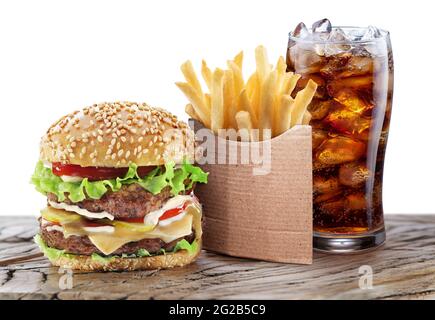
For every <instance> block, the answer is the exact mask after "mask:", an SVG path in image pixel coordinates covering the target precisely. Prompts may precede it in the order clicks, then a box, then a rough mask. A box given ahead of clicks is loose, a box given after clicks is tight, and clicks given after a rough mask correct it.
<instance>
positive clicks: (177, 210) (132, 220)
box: [119, 201, 190, 223]
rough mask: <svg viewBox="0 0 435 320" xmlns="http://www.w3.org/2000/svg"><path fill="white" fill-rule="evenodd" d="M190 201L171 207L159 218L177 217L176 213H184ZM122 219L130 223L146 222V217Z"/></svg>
mask: <svg viewBox="0 0 435 320" xmlns="http://www.w3.org/2000/svg"><path fill="white" fill-rule="evenodd" d="M189 204H190V202H189V201H187V202H185V203H184V204H183V205H182V206H180V207H177V208H173V209H169V210H167V211H165V212H164V213H163V214H162V215H161V216H160V218H159V220H160V221H161V220H166V219H169V218H172V217H175V216H176V215H178V214H180V213H182V212H183V211H184V210H186V208H187V207H188V206H189ZM119 220H120V221H123V222H128V223H144V218H127V219H119Z"/></svg>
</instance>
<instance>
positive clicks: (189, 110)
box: [184, 103, 200, 121]
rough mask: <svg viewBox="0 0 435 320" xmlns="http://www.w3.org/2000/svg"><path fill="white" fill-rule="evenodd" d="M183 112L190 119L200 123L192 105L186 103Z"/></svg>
mask: <svg viewBox="0 0 435 320" xmlns="http://www.w3.org/2000/svg"><path fill="white" fill-rule="evenodd" d="M184 111H186V113H187V114H188V115H189V117H191V118H192V119H195V120H198V121H200V119H199V117H198V115H197V114H196V112H195V109H194V108H193V106H192V104H190V103H188V104H186V107H185V108H184Z"/></svg>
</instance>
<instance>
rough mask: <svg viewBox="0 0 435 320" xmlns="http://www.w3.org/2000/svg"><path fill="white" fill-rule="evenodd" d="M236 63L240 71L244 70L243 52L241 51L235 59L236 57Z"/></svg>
mask: <svg viewBox="0 0 435 320" xmlns="http://www.w3.org/2000/svg"><path fill="white" fill-rule="evenodd" d="M233 61H234V63H235V64H236V65H237V66H238V67H239V69H240V70H243V51H240V52H239V53H238V54H237V55H236V56H235V57H234V60H233Z"/></svg>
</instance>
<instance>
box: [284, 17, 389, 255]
mask: <svg viewBox="0 0 435 320" xmlns="http://www.w3.org/2000/svg"><path fill="white" fill-rule="evenodd" d="M318 30H320V31H318ZM287 71H292V72H295V73H298V74H300V75H301V79H300V80H299V82H298V85H297V87H296V89H295V92H294V93H293V94H294V95H295V94H296V93H297V92H298V90H301V89H303V87H304V84H305V83H306V82H307V81H308V80H309V79H312V80H313V81H315V82H316V83H317V84H318V89H317V92H316V94H315V96H314V98H313V100H312V102H311V104H310V105H309V107H308V110H309V111H310V113H311V116H312V118H311V122H310V125H311V126H312V130H313V220H314V221H313V227H314V245H315V247H317V248H318V249H321V250H326V251H340V252H348V251H356V250H362V249H368V248H372V247H376V246H378V245H380V244H381V243H383V242H384V241H385V231H384V219H383V207H382V175H383V165H384V156H385V148H386V143H387V137H388V128H389V123H390V118H391V107H392V96H393V56H392V51H391V44H390V39H389V34H388V32H387V31H383V30H379V29H377V28H375V27H368V28H350V27H332V26H331V24H330V23H329V21H328V20H327V19H323V20H321V21H319V22H316V23H314V25H313V28H311V29H308V28H307V27H306V26H305V25H304V24H303V23H301V24H299V25H298V26H297V28H296V29H295V32H293V33H290V36H289V42H288V49H287ZM340 241H341V242H340Z"/></svg>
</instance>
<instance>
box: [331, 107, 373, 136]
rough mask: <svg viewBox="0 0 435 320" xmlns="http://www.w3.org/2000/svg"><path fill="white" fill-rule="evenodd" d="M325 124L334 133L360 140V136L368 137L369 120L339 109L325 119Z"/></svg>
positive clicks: (344, 109)
mask: <svg viewBox="0 0 435 320" xmlns="http://www.w3.org/2000/svg"><path fill="white" fill-rule="evenodd" d="M324 121H325V123H326V124H328V125H330V126H331V127H333V128H334V129H335V130H336V131H338V132H341V133H346V134H348V135H351V136H354V137H355V138H357V139H358V138H360V135H366V136H367V135H368V130H369V128H370V120H369V119H366V118H363V117H362V116H361V115H360V114H358V113H355V112H352V111H350V110H347V109H346V108H340V109H337V110H334V111H333V112H331V113H330V114H328V116H327V117H326V118H325V120H324Z"/></svg>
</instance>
